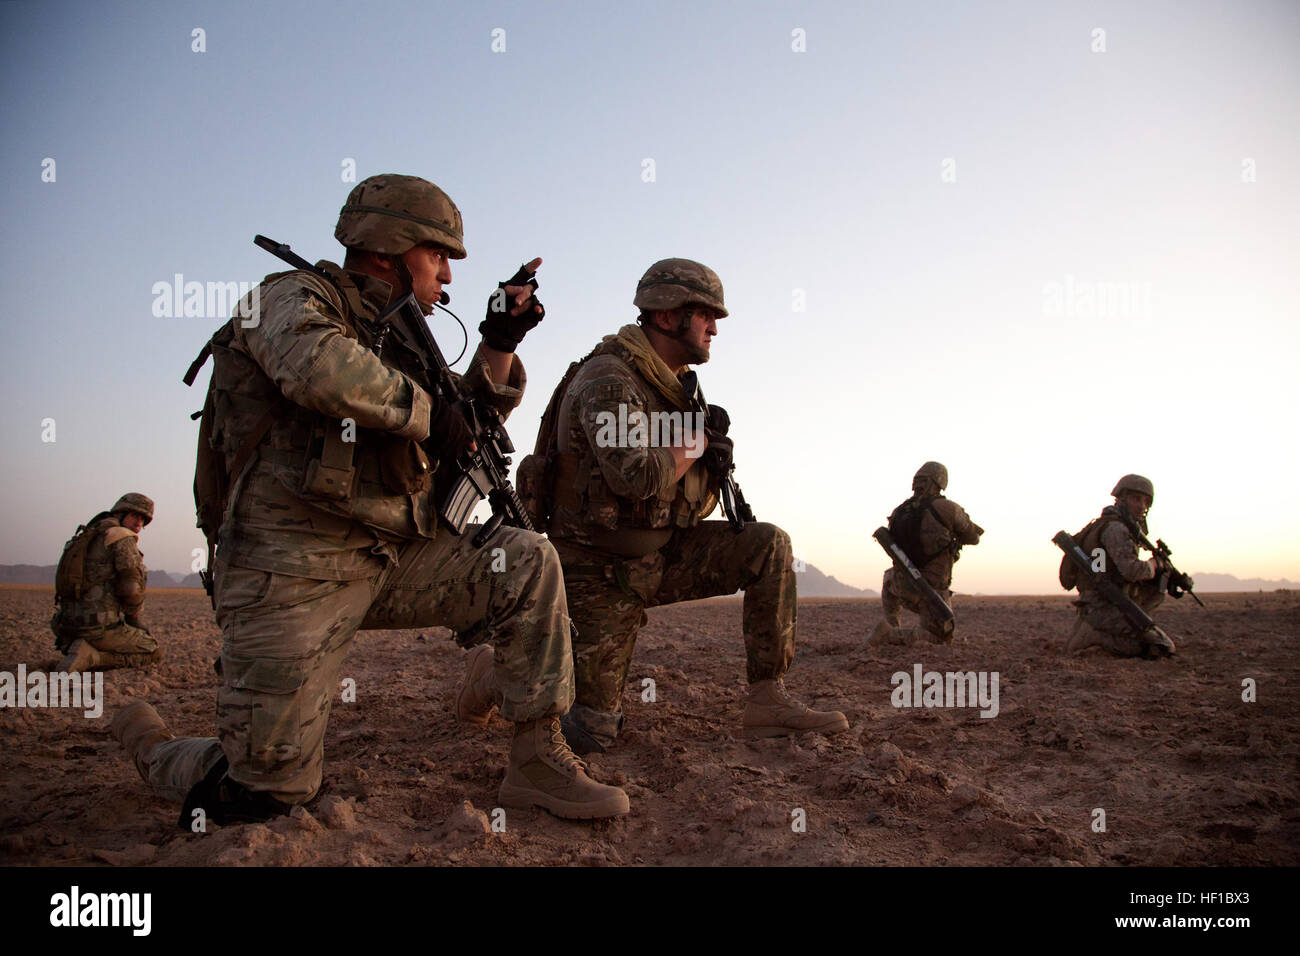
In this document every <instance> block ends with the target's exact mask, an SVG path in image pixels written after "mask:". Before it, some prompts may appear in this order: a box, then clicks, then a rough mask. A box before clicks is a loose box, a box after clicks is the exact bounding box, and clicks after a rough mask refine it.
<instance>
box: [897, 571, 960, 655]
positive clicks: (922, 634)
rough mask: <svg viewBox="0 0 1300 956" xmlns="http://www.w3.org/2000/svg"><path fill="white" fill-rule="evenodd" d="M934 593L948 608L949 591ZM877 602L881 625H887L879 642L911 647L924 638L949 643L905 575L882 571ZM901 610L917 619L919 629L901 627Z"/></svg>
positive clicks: (949, 639) (950, 602)
mask: <svg viewBox="0 0 1300 956" xmlns="http://www.w3.org/2000/svg"><path fill="white" fill-rule="evenodd" d="M934 590H935V593H936V594H938V595H939V597H941V598H943V602H944V603H945V604H947V605H948V606H949V607H952V589H951V588H938V587H937V588H935V589H934ZM880 603H881V604H882V605H883V606H884V610H885V623H886V624H888V625H889V632H888V633H887V634H885V635H884V636H883V638H882V641H883V642H884V643H886V644H912V643H915V642H916V641H918V640H921V639H925V640H928V641H930V642H931V643H934V644H944V643H950V642H951V641H952V635H951V634H944V632H943V622H942V621H941V620H939V619H938V618H936V617H935V616H934V612H933V611H931V610H930V605H928V604H926V603H925V599H924V598H922V597H921V592H920V591H918V590H917V589H916V588H915V587H914V586H913V585H912V582H911V579H909V578H908V577H907V575H905V574H899V573H898V569H897V568H889V569H888V570H887V571H885V577H884V579H883V580H882V581H881V584H880ZM903 608H907V610H909V611H912V612H913V613H915V614H918V615H920V617H921V626H920V627H901V626H900V625H901V624H902V622H903V617H902V614H901V611H902V609H903Z"/></svg>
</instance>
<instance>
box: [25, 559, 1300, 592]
mask: <svg viewBox="0 0 1300 956" xmlns="http://www.w3.org/2000/svg"><path fill="white" fill-rule="evenodd" d="M54 571H55V567H54V565H52V564H45V565H36V564H0V584H38V585H45V586H48V587H53V586H54ZM1192 577H1193V578H1194V579H1195V580H1196V590H1198V591H1201V592H1203V593H1206V594H1209V593H1214V592H1224V591H1279V590H1300V583H1297V582H1295V581H1288V580H1286V579H1285V578H1283V579H1281V580H1278V581H1266V580H1264V579H1263V578H1238V577H1234V576H1233V575H1231V574H1211V573H1209V572H1203V571H1198V572H1196V573H1195V574H1193V575H1192ZM149 587H151V588H201V587H203V584H202V582H200V581H199V576H198V575H197V574H185V575H181V574H169V573H167V572H166V571H150V572H149ZM799 596H800V597H849V598H868V597H880V592H879V591H872V590H870V589H869V588H855V587H852V586H851V585H848V584H845V583H843V582H842V581H837V580H836V579H835V578H833V577H831V576H830V575H827V574H823V573H822V572H821V571H818V570H817V569H816V568H815V567H813V566H812V565H811V564H806V563H805V564H804V569H803V570H802V571H800V572H799Z"/></svg>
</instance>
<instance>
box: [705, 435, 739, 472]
mask: <svg viewBox="0 0 1300 956" xmlns="http://www.w3.org/2000/svg"><path fill="white" fill-rule="evenodd" d="M704 434H705V436H706V437H707V438H708V439H709V447H708V448H706V449H705V450H704V454H703V455H701V456H700V459H701V460H702V461H703V462H704V467H705V468H706V469H708V472H709V474H711V475H712V476H713V477H714V478H721V477H723V476H724V475H726V474H727V472H728V471H730V470H731V454H732V451H733V448H732V444H731V439H730V438H728V437H727V436H726V435H722V434H719V433H718V432H715V431H714V430H713V429H712V428H709V427H707V426H706V427H705V429H704Z"/></svg>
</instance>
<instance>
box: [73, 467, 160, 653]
mask: <svg viewBox="0 0 1300 956" xmlns="http://www.w3.org/2000/svg"><path fill="white" fill-rule="evenodd" d="M152 520H153V501H152V500H151V499H149V498H147V497H145V496H144V495H142V494H139V493H137V492H129V493H128V494H125V495H123V496H122V497H121V498H119V499H118V500H117V503H116V504H114V505H113V507H112V510H110V511H101V512H100V513H99V514H97V515H95V517H93V518H91V519H90V520H89V521H88V522H86V524H85V525H83V526H82V527H80V528H78V529H77V533H76V534H75V535H73V536H72V538H71V539H69V541H68V543H67V544H66V545H64V548H63V556H62V558H61V559H60V560H59V568H58V572H57V574H56V576H55V588H54V603H55V610H54V617H53V618H52V619H51V620H50V629H51V630H53V631H54V643H55V646H56V647H57V648H58V649H59V650H60V651H61V652H63V654H64V658H63V662H62V663H61V664H60V665H59V669H60V670H64V671H87V670H112V669H113V668H117V667H142V666H144V665H145V664H152V663H153V662H154V661H156V660H158V659H159V658H160V657H161V656H162V651H161V650H159V648H158V642H157V641H156V640H154V638H153V635H152V634H150V633H149V629H148V628H147V627H145V624H144V620H143V618H142V617H141V612H142V611H143V610H144V592H145V587H146V586H147V585H148V583H149V569H148V568H146V567H145V566H144V555H143V554H141V553H140V548H139V547H138V546H137V544H136V541H137V539H138V537H139V535H140V532H141V531H142V530H143V529H144V526H145V525H147V524H148V523H149V522H150V521H152Z"/></svg>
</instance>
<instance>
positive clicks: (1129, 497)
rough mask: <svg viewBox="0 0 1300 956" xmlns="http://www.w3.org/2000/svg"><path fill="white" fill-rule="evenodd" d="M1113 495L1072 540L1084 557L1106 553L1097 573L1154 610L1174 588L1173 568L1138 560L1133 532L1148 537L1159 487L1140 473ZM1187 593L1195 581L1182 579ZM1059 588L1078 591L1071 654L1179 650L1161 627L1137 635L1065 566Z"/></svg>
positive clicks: (1152, 559)
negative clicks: (1100, 650) (1099, 649)
mask: <svg viewBox="0 0 1300 956" xmlns="http://www.w3.org/2000/svg"><path fill="white" fill-rule="evenodd" d="M1111 494H1112V495H1113V496H1114V497H1115V503H1114V504H1113V505H1107V506H1106V507H1105V508H1103V509H1102V512H1101V514H1100V515H1099V516H1098V517H1096V518H1094V519H1093V520H1092V521H1090V522H1088V524H1087V526H1086V527H1085V528H1084V529H1083V530H1082V531H1080V532H1079V533H1078V534H1077V535H1075V536H1074V540H1075V541H1076V542H1077V543H1078V545H1079V547H1080V548H1082V549H1083V552H1084V554H1087V555H1097V554H1098V551H1099V550H1100V551H1101V552H1104V557H1103V558H1102V561H1101V564H1102V565H1103V566H1102V567H1101V568H1099V569H1098V570H1099V571H1100V572H1101V573H1104V574H1105V575H1106V576H1107V577H1109V578H1110V579H1111V580H1112V581H1114V582H1115V584H1117V585H1118V586H1119V588H1120V590H1122V591H1123V592H1124V594H1126V595H1127V596H1128V597H1129V598H1131V599H1132V600H1133V602H1134V603H1136V604H1137V605H1138V607H1140V608H1142V610H1144V611H1147V612H1150V611H1152V610H1153V609H1155V608H1156V607H1157V606H1159V605H1160V603H1161V602H1162V601H1164V599H1165V592H1166V590H1167V589H1168V587H1169V584H1170V575H1171V574H1172V573H1173V571H1172V568H1171V567H1170V566H1169V564H1168V562H1167V561H1164V560H1162V559H1161V558H1160V557H1159V556H1158V555H1152V556H1151V557H1150V558H1148V559H1147V560H1145V561H1144V560H1142V559H1141V558H1140V557H1138V545H1137V538H1136V535H1135V534H1134V530H1135V529H1136V530H1139V531H1141V532H1142V534H1144V535H1145V534H1146V533H1147V517H1146V516H1147V511H1148V510H1149V509H1150V507H1151V504H1152V502H1153V501H1154V500H1155V494H1156V493H1155V488H1154V486H1153V485H1152V484H1151V481H1150V479H1148V478H1143V477H1142V476H1141V475H1125V476H1124V477H1123V478H1121V479H1120V480H1119V483H1118V484H1117V485H1115V488H1114V490H1113V491H1111ZM1177 583H1179V584H1181V586H1182V587H1183V589H1185V590H1191V588H1192V579H1191V578H1190V577H1187V576H1185V575H1180V581H1179V582H1177ZM1061 584H1062V585H1064V586H1067V587H1077V588H1078V590H1079V600H1077V601H1075V602H1074V606H1075V607H1076V608H1077V609H1078V619H1077V620H1076V621H1075V623H1074V630H1073V632H1072V633H1071V634H1070V639H1069V641H1068V643H1067V644H1066V646H1065V651H1066V653H1067V654H1074V653H1077V652H1079V651H1082V650H1084V649H1086V648H1089V647H1094V646H1100V647H1102V648H1104V649H1105V650H1107V651H1109V652H1110V653H1112V654H1115V655H1116V656H1118V657H1164V656H1168V655H1172V654H1173V653H1174V652H1175V648H1174V642H1173V641H1172V640H1170V639H1169V635H1167V634H1166V633H1165V632H1164V631H1162V630H1161V629H1160V628H1158V627H1155V628H1151V629H1150V630H1148V631H1147V632H1146V633H1145V634H1142V635H1139V634H1138V633H1137V631H1136V629H1135V628H1134V627H1133V625H1131V624H1130V623H1129V622H1128V620H1127V619H1126V618H1125V617H1124V615H1123V614H1122V613H1121V612H1120V611H1119V609H1118V608H1116V607H1115V606H1114V605H1112V604H1111V603H1110V602H1109V601H1107V600H1106V599H1105V598H1104V597H1102V595H1101V594H1100V593H1099V592H1098V591H1097V589H1096V587H1094V586H1093V584H1092V582H1091V581H1089V580H1088V579H1087V578H1086V577H1085V576H1084V575H1082V574H1077V575H1068V576H1067V573H1066V566H1065V565H1062V577H1061Z"/></svg>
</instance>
